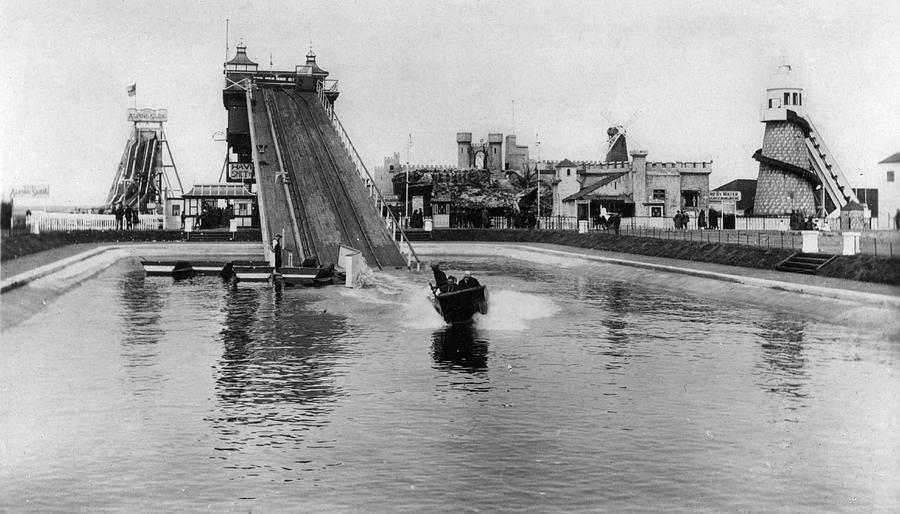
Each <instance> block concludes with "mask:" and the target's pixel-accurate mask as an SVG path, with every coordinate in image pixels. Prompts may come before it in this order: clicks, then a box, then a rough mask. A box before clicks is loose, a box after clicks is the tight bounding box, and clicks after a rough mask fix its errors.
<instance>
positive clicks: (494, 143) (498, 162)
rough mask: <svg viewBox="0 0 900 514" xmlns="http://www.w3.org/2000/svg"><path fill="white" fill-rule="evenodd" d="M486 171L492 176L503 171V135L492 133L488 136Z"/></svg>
mask: <svg viewBox="0 0 900 514" xmlns="http://www.w3.org/2000/svg"><path fill="white" fill-rule="evenodd" d="M487 152H488V155H487V169H489V170H491V173H492V174H496V173H500V172H501V171H502V170H503V134H500V133H497V132H492V133H490V134H488V148H487Z"/></svg>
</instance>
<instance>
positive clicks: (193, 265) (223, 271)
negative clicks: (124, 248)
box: [141, 259, 233, 279]
mask: <svg viewBox="0 0 900 514" xmlns="http://www.w3.org/2000/svg"><path fill="white" fill-rule="evenodd" d="M141 266H142V267H143V268H144V271H145V272H146V273H147V276H167V277H175V278H188V277H192V276H194V275H218V276H220V277H222V278H226V279H227V278H231V277H232V275H233V272H232V266H231V263H230V262H224V261H215V262H189V261H151V260H147V259H141Z"/></svg>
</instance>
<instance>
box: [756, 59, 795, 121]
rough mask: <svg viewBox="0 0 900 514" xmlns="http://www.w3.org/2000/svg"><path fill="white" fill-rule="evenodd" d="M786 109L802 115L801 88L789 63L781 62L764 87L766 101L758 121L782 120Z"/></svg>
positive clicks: (785, 115)
mask: <svg viewBox="0 0 900 514" xmlns="http://www.w3.org/2000/svg"><path fill="white" fill-rule="evenodd" d="M787 110H791V111H794V113H795V114H799V115H801V116H802V115H803V88H802V87H800V82H799V81H798V80H797V77H796V76H795V75H794V74H792V69H791V65H790V64H782V65H781V66H779V67H778V72H777V73H776V74H775V75H774V76H772V79H771V80H770V81H769V87H768V88H766V103H765V104H764V105H763V108H762V116H761V120H760V121H770V120H784V119H786V118H787V112H786V111H787Z"/></svg>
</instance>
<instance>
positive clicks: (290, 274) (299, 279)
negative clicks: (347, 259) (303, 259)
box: [275, 266, 337, 286]
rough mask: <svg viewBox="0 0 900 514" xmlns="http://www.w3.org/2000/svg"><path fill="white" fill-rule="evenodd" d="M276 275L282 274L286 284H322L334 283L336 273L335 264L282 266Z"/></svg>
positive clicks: (281, 276)
mask: <svg viewBox="0 0 900 514" xmlns="http://www.w3.org/2000/svg"><path fill="white" fill-rule="evenodd" d="M278 271H279V273H276V274H275V277H276V278H278V277H279V276H280V278H281V280H283V281H284V283H285V284H286V285H289V286H294V285H300V286H322V285H327V284H333V283H334V280H335V277H336V275H337V274H336V273H335V270H334V266H324V267H320V266H316V267H314V266H303V267H300V268H290V267H282V268H279V270H278Z"/></svg>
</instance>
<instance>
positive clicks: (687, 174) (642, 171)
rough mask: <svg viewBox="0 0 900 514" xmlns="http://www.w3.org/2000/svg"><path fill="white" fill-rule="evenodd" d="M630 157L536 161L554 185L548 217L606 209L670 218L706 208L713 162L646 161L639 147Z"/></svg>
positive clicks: (589, 215)
mask: <svg viewBox="0 0 900 514" xmlns="http://www.w3.org/2000/svg"><path fill="white" fill-rule="evenodd" d="M621 144H622V145H623V146H624V144H625V143H624V141H622V142H621ZM611 150H612V148H611ZM630 156H631V160H630V161H580V162H577V163H576V162H573V161H571V160H569V159H564V160H562V161H541V162H538V163H537V167H538V170H539V173H540V176H541V179H542V181H543V182H545V183H549V184H551V185H552V188H553V215H554V216H556V215H559V216H567V217H577V218H578V219H580V220H587V219H591V218H592V217H593V216H595V215H597V214H600V213H601V212H604V211H606V212H615V213H618V214H620V215H621V216H624V217H631V216H650V217H672V216H674V215H675V213H676V212H677V211H687V212H693V213H694V214H695V215H696V214H697V213H698V212H699V211H700V210H701V209H702V210H706V209H709V175H710V173H712V161H702V162H680V161H679V162H648V161H647V152H646V151H643V150H638V151H632V152H631V153H630Z"/></svg>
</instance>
